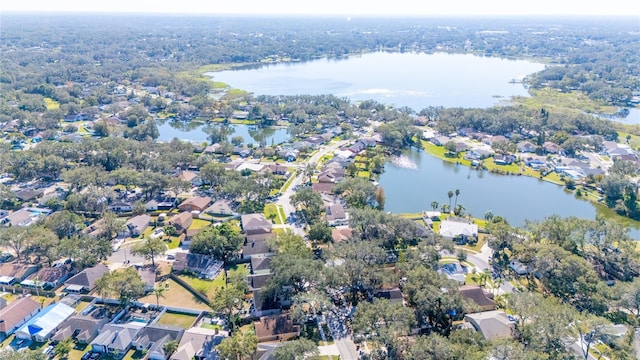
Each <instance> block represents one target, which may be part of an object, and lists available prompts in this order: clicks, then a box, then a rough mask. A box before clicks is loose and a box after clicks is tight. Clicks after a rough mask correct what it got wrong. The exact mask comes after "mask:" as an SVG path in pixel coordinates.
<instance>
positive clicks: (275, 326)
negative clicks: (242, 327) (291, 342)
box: [253, 314, 300, 339]
mask: <svg viewBox="0 0 640 360" xmlns="http://www.w3.org/2000/svg"><path fill="white" fill-rule="evenodd" d="M253 324H254V326H255V330H256V336H257V337H258V339H261V338H268V337H271V336H274V335H281V334H290V333H299V332H300V326H299V325H294V324H293V321H292V320H291V319H290V318H289V315H286V314H281V315H274V316H264V317H261V318H260V320H259V321H256V322H254V323H253Z"/></svg>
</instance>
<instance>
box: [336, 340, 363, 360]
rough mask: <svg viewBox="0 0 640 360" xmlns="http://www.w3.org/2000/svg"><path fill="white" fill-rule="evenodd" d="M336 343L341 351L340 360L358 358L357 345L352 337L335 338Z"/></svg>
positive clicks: (355, 359) (354, 359)
mask: <svg viewBox="0 0 640 360" xmlns="http://www.w3.org/2000/svg"><path fill="white" fill-rule="evenodd" d="M335 344H336V346H337V347H338V351H339V352H340V360H358V351H357V350H356V345H355V344H354V343H353V341H352V340H351V338H350V337H347V338H342V339H339V340H335Z"/></svg>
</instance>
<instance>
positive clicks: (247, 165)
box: [236, 162, 264, 172]
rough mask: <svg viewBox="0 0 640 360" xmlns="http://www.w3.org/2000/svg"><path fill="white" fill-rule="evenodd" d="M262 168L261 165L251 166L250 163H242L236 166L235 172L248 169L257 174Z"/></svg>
mask: <svg viewBox="0 0 640 360" xmlns="http://www.w3.org/2000/svg"><path fill="white" fill-rule="evenodd" d="M262 168H264V165H262V164H252V163H248V162H244V163H242V164H240V166H238V167H237V168H236V171H242V170H244V169H249V170H251V171H255V172H258V171H260V170H262Z"/></svg>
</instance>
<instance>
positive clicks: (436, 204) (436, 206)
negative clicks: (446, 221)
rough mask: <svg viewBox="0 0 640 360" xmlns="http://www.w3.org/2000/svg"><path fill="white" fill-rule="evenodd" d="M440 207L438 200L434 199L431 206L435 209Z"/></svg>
mask: <svg viewBox="0 0 640 360" xmlns="http://www.w3.org/2000/svg"><path fill="white" fill-rule="evenodd" d="M438 207H440V204H438V202H437V201H435V200H434V201H432V202H431V208H432V209H433V211H436V210H438Z"/></svg>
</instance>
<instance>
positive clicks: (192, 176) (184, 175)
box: [175, 149, 204, 186]
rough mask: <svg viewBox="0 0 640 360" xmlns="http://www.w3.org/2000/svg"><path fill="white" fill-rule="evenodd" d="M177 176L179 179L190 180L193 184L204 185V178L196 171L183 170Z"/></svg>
mask: <svg viewBox="0 0 640 360" xmlns="http://www.w3.org/2000/svg"><path fill="white" fill-rule="evenodd" d="M203 150H204V149H203ZM175 177H176V178H177V179H178V180H181V181H184V182H188V183H190V184H191V185H193V186H201V185H202V179H201V178H200V176H199V175H198V174H197V173H195V172H193V171H189V170H183V171H180V172H179V173H178V174H176V176H175Z"/></svg>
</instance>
